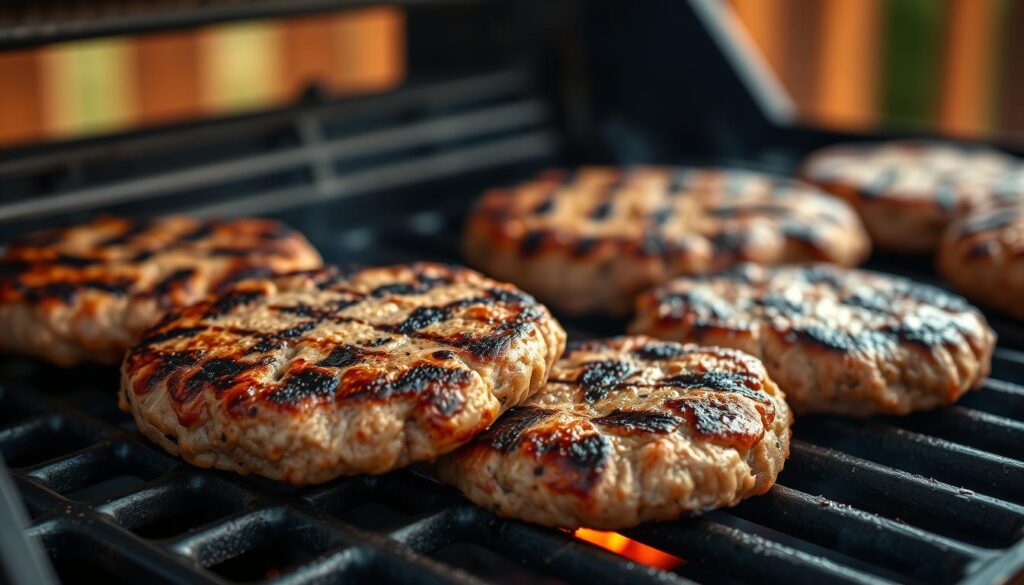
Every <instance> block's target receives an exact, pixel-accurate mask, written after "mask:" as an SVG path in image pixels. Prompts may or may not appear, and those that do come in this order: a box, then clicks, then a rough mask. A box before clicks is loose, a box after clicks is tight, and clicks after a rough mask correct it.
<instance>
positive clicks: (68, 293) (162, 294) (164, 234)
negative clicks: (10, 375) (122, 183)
mask: <svg viewBox="0 0 1024 585" xmlns="http://www.w3.org/2000/svg"><path fill="white" fill-rule="evenodd" d="M320 264H321V261H320V255H319V254H317V252H316V250H314V249H313V248H312V247H311V246H310V245H309V243H308V242H307V241H306V239H305V238H304V237H302V235H301V234H299V233H298V232H295V231H293V230H291V229H288V228H287V227H286V226H284V225H282V224H281V223H278V222H276V221H268V220H259V219H240V220H235V221H223V222H221V221H197V220H194V219H190V218H188V217H184V216H171V217H163V218H160V219H153V220H132V219H126V218H115V217H101V218H99V219H96V220H94V221H92V222H91V223H88V224H84V225H79V226H75V227H70V228H66V229H58V230H49V231H44V232H37V233H33V234H30V235H28V236H25V237H23V238H20V239H18V240H16V241H14V242H11V243H10V244H9V245H8V247H7V250H6V253H5V254H4V255H3V258H0V331H3V333H4V335H3V336H0V349H2V350H3V351H6V352H14V353H21V354H27V355H32V356H36V357H39V358H43V359H47V360H49V361H52V362H55V363H57V364H61V365H73V364H76V363H79V362H84V361H95V362H104V363H117V362H118V361H120V359H121V358H122V357H123V356H124V352H125V351H126V350H127V348H128V346H129V345H130V343H131V340H132V338H133V337H134V336H135V335H136V334H138V333H139V332H140V331H142V330H143V329H145V328H146V327H149V326H151V325H153V324H154V323H155V322H156V321H157V320H158V319H159V318H160V317H161V316H162V315H163V314H164V313H165V312H166V311H167V310H169V309H171V308H173V307H179V306H184V305H187V304H189V303H193V302H195V301H197V300H199V299H200V298H202V297H204V296H205V295H207V294H208V293H210V292H212V291H215V290H218V289H220V288H223V287H226V286H230V285H231V284H232V283H234V282H236V281H238V280H241V279H244V278H248V277H252V276H260V275H266V274H270V273H275V272H284V271H293V270H305V269H311V268H316V267H319V266H320Z"/></svg>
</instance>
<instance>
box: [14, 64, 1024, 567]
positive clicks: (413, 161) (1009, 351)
mask: <svg viewBox="0 0 1024 585" xmlns="http://www.w3.org/2000/svg"><path fill="white" fill-rule="evenodd" d="M521 82H522V79H521V78H520V77H517V76H515V75H492V76H488V77H484V78H480V79H477V80H470V81H468V82H460V83H452V84H448V85H446V86H444V87H441V88H428V89H426V90H420V91H412V92H408V93H402V94H397V95H395V96H392V97H390V98H387V99H384V100H381V101H380V102H378V103H377V104H376V105H375V106H373V108H372V109H370V108H368V107H365V108H364V109H363V110H359V109H358V107H353V106H346V107H344V108H339V109H337V110H334V109H331V108H327V109H325V110H324V111H297V112H294V113H292V114H288V115H275V116H272V117H267V118H266V119H262V120H256V121H255V123H254V124H251V125H250V124H245V125H241V124H240V125H239V126H238V128H235V127H232V128H231V130H232V131H231V132H223V133H222V135H223V136H230V137H232V138H235V137H236V134H235V133H234V130H237V129H246V130H247V131H248V132H249V134H246V135H244V136H238V137H237V142H240V143H241V142H246V143H249V142H260V141H266V142H267V144H269V145H270V146H268V147H267V148H265V149H263V150H260V151H259V152H256V153H254V152H252V151H251V150H250V149H247V148H235V146H237V145H234V143H232V144H233V146H232V145H228V146H224V147H223V148H221V149H220V151H221V152H219V153H218V156H219V157H220V158H215V159H214V158H212V155H211V160H206V161H204V162H203V164H202V165H198V166H194V167H189V168H186V170H185V171H184V172H182V171H181V170H180V168H179V167H180V165H181V162H180V160H179V159H178V158H177V155H176V154H175V153H176V152H177V150H187V146H188V144H190V141H191V140H193V139H194V140H195V141H199V142H203V141H205V140H207V139H208V138H209V136H208V135H203V134H202V133H200V134H198V135H196V136H192V137H191V138H190V136H189V135H188V134H187V131H182V133H180V135H179V134H176V133H172V134H168V135H166V136H153V137H143V138H141V139H136V143H131V142H130V140H129V141H128V144H129V148H124V149H122V152H127V153H128V154H124V155H122V156H128V157H132V156H136V155H137V156H138V158H139V160H140V163H139V164H138V165H137V166H135V167H131V168H134V169H136V170H137V172H138V174H137V175H131V173H129V175H130V176H129V177H128V178H127V179H126V182H121V183H118V182H117V181H116V180H113V179H110V178H109V177H108V176H107V175H105V174H103V173H100V174H99V177H100V178H98V179H94V178H93V177H94V175H92V174H90V172H89V171H90V169H94V168H96V164H100V165H103V164H106V165H108V166H111V165H113V166H116V165H117V160H116V159H115V160H111V161H100V162H99V163H95V164H94V163H93V162H91V161H89V160H87V157H88V156H91V152H92V151H91V150H88V149H82V150H81V152H77V153H76V152H72V153H70V155H68V156H64V155H62V154H60V153H58V154H53V155H51V154H47V153H44V154H42V155H39V156H34V157H28V158H27V159H25V160H17V161H7V162H5V163H3V164H0V178H2V179H4V180H5V181H6V184H8V185H14V186H15V187H17V189H15V190H14V192H15V195H16V196H15V197H13V198H12V200H11V201H8V202H6V203H7V205H5V206H0V224H3V222H4V221H5V220H6V224H5V225H0V229H2V231H3V233H4V235H11V234H13V233H17V232H20V231H23V230H24V229H29V228H30V227H31V225H29V224H31V223H32V222H38V223H40V224H45V223H49V222H51V221H55V219H54V218H63V219H74V218H75V214H77V213H82V212H84V211H86V209H87V207H88V205H87V204H89V202H90V197H91V198H93V199H96V200H97V201H94V202H93V203H95V204H96V205H105V206H110V205H115V206H117V205H123V206H125V210H127V211H132V210H135V211H138V210H139V208H141V206H142V205H145V210H146V211H148V212H153V211H154V210H161V209H167V208H172V207H175V206H177V205H178V204H179V203H180V202H182V201H192V200H191V199H188V197H187V196H188V193H190V192H191V191H190V190H194V189H196V188H200V187H201V188H203V189H209V190H210V192H217V193H224V192H227V193H229V194H230V193H234V191H233V190H232V189H228V188H226V187H225V185H232V184H234V183H233V182H234V181H237V180H246V181H247V180H249V179H250V178H251V177H259V176H261V174H266V172H267V168H268V167H267V165H268V164H269V165H270V166H271V167H273V168H275V169H282V170H286V171H287V177H281V178H276V179H274V180H270V181H256V183H257V184H258V186H259V189H257V190H256V191H255V193H254V194H253V193H247V194H245V195H237V196H234V195H233V196H230V197H227V196H226V197H224V198H222V199H217V200H214V201H209V200H208V199H206V198H203V199H204V201H202V202H201V203H203V204H205V205H206V207H205V210H206V211H207V212H218V213H224V214H228V215H231V214H236V213H256V212H262V213H276V212H277V211H279V210H288V209H289V208H291V207H295V206H296V205H297V204H298V203H301V204H303V205H304V207H303V208H302V209H296V210H293V211H287V212H286V213H284V215H283V216H282V217H283V218H284V219H285V220H286V221H288V222H290V223H291V224H292V225H293V226H294V227H296V228H299V229H301V230H303V231H304V232H305V233H307V235H308V236H309V237H310V239H311V240H312V241H313V243H314V244H315V245H316V246H317V247H318V248H319V249H321V250H322V251H323V252H324V255H325V257H326V258H327V259H328V260H329V261H334V262H351V261H360V262H366V263H390V262H400V261H409V260H414V259H427V260H441V261H450V262H456V261H458V256H459V255H458V233H459V227H460V223H461V221H460V220H461V214H462V213H463V212H464V210H465V209H466V206H467V204H468V203H467V202H468V201H469V200H470V199H471V198H472V197H474V196H475V195H477V194H478V193H479V192H480V190H481V189H482V188H484V187H486V186H488V185H493V184H499V183H504V182H507V181H509V180H511V179H513V178H514V177H516V176H520V175H522V174H523V173H525V172H529V170H530V169H532V168H535V167H536V166H539V165H547V164H551V163H552V162H553V159H554V151H555V148H554V143H555V132H554V131H553V130H552V129H551V128H550V127H549V124H548V122H549V121H548V113H547V109H546V107H545V105H544V104H543V103H541V102H539V101H537V100H534V99H532V98H531V97H530V94H529V92H527V91H522V90H521V88H520V85H521ZM460 103H461V104H465V106H464V108H461V109H460V107H459V106H458V104H460ZM442 106H443V107H442ZM353 108H355V109H353ZM453 108H454V109H453ZM353 111H354V112H355V113H356V114H355V115H356V117H359V118H361V119H362V120H368V119H370V118H371V117H372V118H373V119H374V120H376V121H374V122H373V123H372V124H369V123H367V124H368V126H369V127H368V128H367V127H360V128H356V129H345V128H342V127H341V126H336V125H335V123H334V121H335V120H336V121H337V122H338V123H339V124H340V123H341V122H343V121H344V120H345V119H348V117H349V116H350V115H353ZM370 113H373V114H374V116H369V114H370ZM510 113H511V114H516V115H513V116H509V114H510ZM498 114H501V115H500V116H499V115H498ZM378 118H379V120H378ZM410 120H413V121H415V123H410ZM243 126H244V128H243ZM303 128H305V130H303ZM275 136H276V137H280V136H284V138H281V139H277V138H274V137H275ZM132 144H134V147H131V145H132ZM407 147H410V148H407ZM175 149H177V150H175ZM165 151H167V152H169V153H170V154H167V152H165ZM354 153H358V154H359V157H358V158H355V159H353V158H352V155H353V154H354ZM353 161H355V162H353ZM143 163H145V164H143ZM129 170H130V169H129ZM425 170H429V171H430V172H428V173H426V175H424V171H425ZM293 171H294V172H293ZM125 172H126V173H127V172H128V171H125ZM133 172H134V171H133ZM424 176H426V178H424ZM353 177H355V179H353ZM44 179H45V180H44ZM286 179H287V180H286ZM132 181H134V183H132ZM282 181H284V182H282ZM126 184H127V185H128V187H133V188H142V189H143V191H144V192H145V193H146V197H148V199H145V200H142V201H141V202H140V201H139V200H137V199H136V198H135V197H134V195H135V193H134V192H133V190H132V189H129V188H128V187H126V186H125V185H126ZM37 185H45V186H49V187H50V189H49V190H48V191H45V192H38V189H37V188H36V186H37ZM359 192H374V193H375V197H374V198H363V199H360V198H358V197H354V198H348V197H349V196H350V195H353V194H356V193H359ZM183 193H184V194H185V197H186V199H181V197H182V194H183ZM342 198H348V199H346V200H345V201H344V202H342ZM139 203H141V204H142V205H139V207H134V205H135V204H139ZM181 204H182V205H185V203H181ZM382 210H383V211H382ZM920 265H921V262H920V260H919V259H913V260H911V259H898V258H889V259H886V258H880V259H875V260H874V267H875V268H878V269H882V270H887V271H890V272H897V273H902V274H906V275H909V276H912V277H914V278H916V279H918V280H922V281H926V282H937V279H936V277H935V275H934V274H932V273H931V272H930V270H924V269H921V268H920ZM566 325H567V327H568V329H569V330H570V335H571V336H572V337H573V338H576V339H582V338H586V337H594V336H603V335H613V334H617V333H619V332H621V330H622V323H616V322H606V321H599V320H588V321H567V322H566ZM993 325H994V326H995V327H996V328H997V330H998V331H999V332H1000V335H1001V344H1002V345H1001V347H1000V349H999V350H998V351H997V353H996V356H995V363H994V368H993V375H992V380H990V381H989V382H988V383H987V384H986V386H985V388H984V389H983V390H982V391H980V392H978V393H975V394H972V395H970V396H968V397H966V398H964V399H963V400H962V401H961V402H960V403H959V404H958V405H956V406H954V407H951V408H946V409H941V410H938V411H935V412H931V413H925V414H920V415H915V416H911V417H905V418H875V419H871V420H869V421H853V420H844V419H842V418H835V417H805V418H802V419H801V420H800V421H799V422H798V425H797V427H796V441H795V443H794V445H793V450H792V457H791V459H790V460H789V461H788V462H787V463H786V467H785V470H784V471H783V473H782V475H781V477H780V479H779V485H778V486H777V487H776V488H774V489H773V490H772V491H771V492H770V493H769V494H768V495H766V496H764V497H760V498H755V499H752V500H749V501H747V502H745V503H743V504H741V505H740V506H738V507H736V508H733V509H730V510H723V511H717V512H712V513H709V514H706V515H703V516H700V517H696V518H691V519H686V520H681V521H678V522H670V523H662V524H651V525H645V526H641V527H639V528H636V529H634V530H630V531H627V533H626V534H627V536H629V537H630V538H633V539H635V540H638V541H641V542H643V543H646V544H648V545H651V546H653V547H656V548H658V549H661V550H663V551H665V552H667V553H669V554H671V555H674V556H677V557H679V558H682V559H685V563H683V564H682V565H680V566H678V567H676V568H674V569H672V570H670V571H662V570H658V569H655V568H652V567H647V566H644V565H642V564H638V563H636V562H632V561H629V560H627V559H625V558H623V557H621V556H618V555H616V554H613V553H610V552H606V551H604V550H602V549H599V548H597V547H595V546H593V545H591V544H589V543H586V542H583V541H581V540H578V539H575V538H573V537H572V536H571V535H570V534H568V533H565V532H561V531H557V530H550V529H544V528H540V527H536V526H531V525H527V524H524V523H520V522H514V521H508V520H503V519H499V518H496V517H494V516H493V515H491V514H490V513H489V512H487V511H485V510H483V509H480V508H476V507H474V506H472V505H470V504H469V503H468V502H466V500H464V499H463V498H462V497H461V496H459V495H458V494H457V493H455V492H454V491H453V490H450V489H448V488H446V487H444V486H441V485H439V484H437V483H436V482H435V481H433V480H432V479H431V478H430V476H429V473H427V472H426V471H424V470H423V469H420V468H414V469H407V470H401V471H398V472H395V473H391V474H388V475H386V476H381V477H357V478H351V479H342V480H339V481H335V482H332V483H330V484H328V485H324V486H315V487H309V488H303V489H290V488H287V487H286V486H282V485H280V484H276V483H273V482H268V481H262V480H259V479H255V478H242V477H236V476H234V475H231V474H226V473H220V472H214V471H205V470H200V469H196V468H192V467H190V466H188V465H186V464H184V463H183V462H181V461H179V460H177V459H176V458H173V457H170V456H168V455H166V454H164V453H163V452H162V451H160V450H159V449H157V448H156V447H154V446H152V445H150V444H149V443H148V442H147V441H145V440H144V439H143V438H141V437H140V436H139V435H138V434H137V433H136V432H135V430H134V424H133V423H132V421H131V419H130V417H128V416H126V415H124V414H123V413H120V412H119V411H118V410H117V409H116V397H115V394H116V388H117V372H116V371H115V370H114V369H103V368H80V369H77V370H73V371H61V370H56V369H54V368H48V367H46V366H44V365H40V364H35V363H31V362H27V361H22V360H5V361H0V455H2V456H3V457H4V459H5V460H7V461H8V462H9V463H10V465H11V467H12V475H13V477H14V481H15V484H16V487H17V490H18V491H19V492H20V494H21V496H22V498H23V500H24V503H25V506H26V508H27V509H28V512H29V515H30V524H29V526H28V527H27V528H26V531H27V533H28V534H29V535H31V536H33V537H35V538H38V539H39V540H40V541H41V543H42V544H43V546H44V548H45V550H46V552H47V553H48V554H49V556H50V558H51V560H52V562H53V564H54V566H55V568H56V570H57V573H58V575H59V576H60V577H62V578H63V579H65V580H66V581H68V582H91V580H93V579H104V580H105V581H107V582H114V583H116V582H156V583H233V582H254V581H264V580H268V579H271V580H277V581H278V582H281V583H329V582H341V581H350V582H351V581H357V582H359V581H367V582H374V583H378V582H379V583H391V582H396V583H401V582H417V583H421V582H425V583H431V582H437V583H478V582H496V583H586V582H621V583H679V582H687V581H696V582H708V583H723V582H725V583H732V582H757V583H782V582H786V583H791V582H820V581H824V580H826V579H827V580H829V581H831V582H836V583H884V582H897V583H960V582H968V583H989V582H998V581H1002V580H1006V579H1009V578H1011V577H1013V576H1014V575H1016V574H1018V573H1019V572H1020V570H1021V568H1022V567H1024V353H1022V352H1021V351H1019V350H1020V349H1022V348H1024V335H1021V327H1020V326H1019V325H1017V324H1015V323H1013V322H1009V321H1006V320H1002V319H999V318H998V317H993Z"/></svg>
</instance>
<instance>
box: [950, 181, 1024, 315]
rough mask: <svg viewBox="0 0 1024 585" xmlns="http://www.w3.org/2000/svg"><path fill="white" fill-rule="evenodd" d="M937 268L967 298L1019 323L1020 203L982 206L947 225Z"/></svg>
mask: <svg viewBox="0 0 1024 585" xmlns="http://www.w3.org/2000/svg"><path fill="white" fill-rule="evenodd" d="M938 268H939V272H941V273H942V275H943V276H944V277H945V278H946V280H948V281H949V282H950V283H951V284H952V285H953V286H954V287H956V289H957V290H959V291H960V292H962V293H963V294H965V295H967V296H968V297H969V298H971V299H973V300H975V301H977V302H979V303H981V304H982V305H985V306H988V307H993V308H996V309H999V310H1001V311H1004V312H1006V313H1007V314H1009V315H1012V316H1014V317H1016V318H1018V319H1024V198H1021V199H1017V200H1006V201H1002V202H999V203H995V204H992V205H988V206H985V207H983V208H980V209H977V210H975V211H972V212H971V213H968V214H966V215H965V216H964V217H963V218H961V219H959V220H957V221H956V222H954V223H952V224H951V225H950V226H949V228H948V229H947V230H946V233H945V235H944V237H943V239H942V245H941V247H940V248H939V257H938Z"/></svg>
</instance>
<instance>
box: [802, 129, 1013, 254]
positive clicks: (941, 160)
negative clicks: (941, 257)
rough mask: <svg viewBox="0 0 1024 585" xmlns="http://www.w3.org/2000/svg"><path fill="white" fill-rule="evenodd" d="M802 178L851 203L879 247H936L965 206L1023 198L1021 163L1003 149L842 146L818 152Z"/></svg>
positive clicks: (924, 144)
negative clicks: (1004, 152) (996, 200)
mask: <svg viewBox="0 0 1024 585" xmlns="http://www.w3.org/2000/svg"><path fill="white" fill-rule="evenodd" d="M801 174H802V176H803V178H804V179H806V180H808V181H810V182H812V183H814V184H816V185H818V186H820V187H821V188H823V189H825V190H826V191H829V192H831V193H834V194H835V195H838V196H840V197H842V198H843V199H845V200H847V201H849V202H850V203H851V204H853V206H854V207H855V208H856V209H857V211H858V212H859V213H860V214H861V218H862V219H863V220H864V224H865V225H866V226H867V229H868V232H869V233H870V234H871V238H872V240H873V242H874V244H875V245H876V246H877V247H878V248H883V249H887V250H895V251H901V252H929V251H932V250H935V249H936V247H937V246H938V244H939V240H940V238H941V237H942V232H943V230H944V229H945V228H946V226H947V225H949V223H950V222H951V221H953V220H954V219H955V218H956V217H957V216H959V215H961V214H962V213H964V212H965V211H967V210H969V209H971V208H973V207H976V206H978V205H982V204H985V203H986V202H988V201H990V200H992V199H999V198H1020V197H1024V166H1022V165H1021V164H1020V162H1019V161H1018V160H1017V159H1015V158H1013V157H1011V156H1008V155H1005V154H1003V153H1001V152H998V151H995V150H991V149H986V148H977V147H974V148H967V147H962V146H956V145H952V144H943V143H938V142H919V141H894V142H883V143H874V144H840V145H837V146H831V147H828V148H825V149H822V150H819V151H818V152H815V153H813V154H812V155H811V156H810V157H809V158H808V160H807V161H806V163H805V164H804V167H803V171H802V173H801Z"/></svg>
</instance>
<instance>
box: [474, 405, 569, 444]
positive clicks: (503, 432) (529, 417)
mask: <svg viewBox="0 0 1024 585" xmlns="http://www.w3.org/2000/svg"><path fill="white" fill-rule="evenodd" d="M554 413H555V411H553V410H551V409H548V408H537V407H533V406H515V407H512V408H510V409H509V410H508V412H506V413H505V414H504V415H502V417H501V418H500V419H498V421H497V422H495V423H494V424H493V425H492V426H491V428H489V429H487V430H486V431H484V432H483V433H482V434H481V435H480V436H479V437H478V438H477V443H478V444H481V445H486V446H488V447H491V448H492V449H496V450H498V451H500V452H502V453H510V452H512V451H514V450H515V449H516V448H517V447H518V446H519V439H520V437H521V436H522V434H523V431H525V430H526V429H528V428H530V427H532V426H534V425H535V424H537V423H538V422H540V421H542V420H544V419H546V418H548V417H550V416H551V415H553V414H554Z"/></svg>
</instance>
